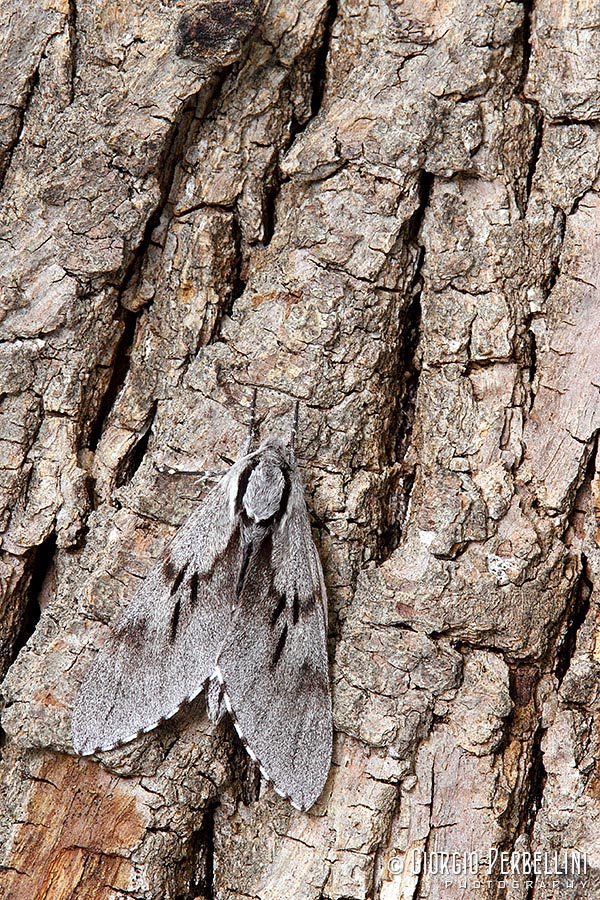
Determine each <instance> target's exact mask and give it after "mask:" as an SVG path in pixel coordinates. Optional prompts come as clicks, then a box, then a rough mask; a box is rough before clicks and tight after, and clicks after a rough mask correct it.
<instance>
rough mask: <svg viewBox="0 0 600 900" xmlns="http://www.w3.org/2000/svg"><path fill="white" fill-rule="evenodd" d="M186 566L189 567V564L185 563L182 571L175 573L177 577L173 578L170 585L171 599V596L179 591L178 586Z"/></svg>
mask: <svg viewBox="0 0 600 900" xmlns="http://www.w3.org/2000/svg"><path fill="white" fill-rule="evenodd" d="M188 565H189V563H186V564H185V566H184V567H183V569H180V570H179V572H178V573H177V575H176V576H175V581H174V582H173V584H172V585H171V597H172V596H173V594H176V593H177V591H178V590H179V586H180V584H181V582H182V581H183V578H184V576H185V573H186V569H187V567H188Z"/></svg>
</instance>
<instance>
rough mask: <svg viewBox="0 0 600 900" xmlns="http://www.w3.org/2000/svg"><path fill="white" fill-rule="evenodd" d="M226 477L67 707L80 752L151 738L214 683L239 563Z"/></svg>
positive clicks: (141, 590) (150, 578)
mask: <svg viewBox="0 0 600 900" xmlns="http://www.w3.org/2000/svg"><path fill="white" fill-rule="evenodd" d="M233 474H234V475H235V474H237V473H233ZM231 476H232V472H231V471H230V472H229V473H228V474H227V475H226V476H225V477H224V478H223V480H222V481H221V482H220V484H219V485H217V487H216V488H215V489H214V490H213V491H211V492H210V494H209V495H208V496H207V497H206V498H205V499H204V500H203V501H202V503H201V504H200V506H199V507H198V509H197V510H196V511H195V512H194V513H193V514H192V516H191V517H190V518H189V519H188V521H187V522H186V523H185V524H184V525H182V527H181V528H180V529H179V531H178V532H177V534H176V535H175V537H174V539H173V541H172V542H171V544H170V545H169V547H168V548H167V550H166V551H165V553H164V555H163V557H162V558H161V559H160V560H159V561H158V562H157V563H156V565H155V566H154V567H153V569H152V570H151V572H150V573H149V574H148V576H147V577H146V578H145V580H144V581H143V583H142V585H141V586H140V588H139V590H138V591H137V593H136V594H135V596H134V597H133V599H132V601H131V603H130V605H129V607H128V608H127V610H126V611H125V614H124V615H123V616H122V617H121V619H120V620H119V621H118V622H117V624H116V627H115V628H114V629H113V632H112V635H111V636H110V637H109V639H108V640H107V641H106V643H105V644H104V646H103V647H102V648H101V649H100V650H99V651H98V654H97V655H96V658H95V659H94V661H93V662H92V664H91V666H90V668H89V670H88V673H87V675H86V677H85V679H84V681H83V683H82V685H81V688H80V690H79V692H78V694H77V697H76V700H75V704H74V709H73V719H72V738H73V746H74V748H75V750H76V751H77V752H79V753H81V754H86V755H88V754H91V753H93V752H95V751H96V750H108V749H112V748H113V747H116V746H118V745H120V744H123V743H127V742H128V741H130V740H133V738H135V737H137V735H139V734H140V733H142V732H145V731H150V730H152V729H153V728H154V727H156V725H158V724H159V723H160V722H161V721H162V720H164V719H167V718H169V717H171V716H172V715H174V714H175V713H176V712H177V711H178V709H179V708H180V707H181V705H182V704H183V703H184V702H185V701H186V700H189V699H192V698H193V697H194V696H196V695H197V694H198V693H199V692H200V691H201V690H202V689H203V687H204V686H205V684H206V681H207V679H208V678H209V677H210V675H211V674H212V672H213V669H214V662H215V658H216V654H217V651H218V649H219V646H220V645H221V643H222V640H223V635H224V633H225V631H226V629H227V622H228V619H229V614H230V608H231V600H232V598H231V583H232V580H233V579H234V578H235V572H236V570H237V568H238V566H239V558H240V555H241V536H240V532H239V528H238V527H237V522H236V519H235V517H232V516H231V515H230V511H229V505H228V502H227V499H228V494H229V486H230V481H231V480H232V479H231Z"/></svg>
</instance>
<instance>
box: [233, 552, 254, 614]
mask: <svg viewBox="0 0 600 900" xmlns="http://www.w3.org/2000/svg"><path fill="white" fill-rule="evenodd" d="M253 549H254V544H253V543H252V541H249V542H248V543H247V544H244V555H243V557H242V564H241V566H240V574H239V575H238V580H237V584H236V586H235V596H236V600H239V598H240V594H241V593H242V590H243V588H244V581H245V580H246V573H247V571H248V564H249V562H250V559H251V557H252V551H253Z"/></svg>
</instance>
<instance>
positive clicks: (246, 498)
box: [242, 453, 289, 524]
mask: <svg viewBox="0 0 600 900" xmlns="http://www.w3.org/2000/svg"><path fill="white" fill-rule="evenodd" d="M288 483H289V479H288V477H287V473H286V471H285V469H284V467H283V465H282V462H281V460H280V459H278V458H277V456H276V455H272V454H270V453H264V454H262V455H261V456H260V457H259V462H258V463H257V465H256V466H255V467H254V468H253V469H252V472H251V473H250V477H249V478H248V483H247V485H246V489H245V491H244V495H243V497H242V504H243V507H244V511H245V513H246V515H247V517H248V518H249V519H250V521H252V522H256V523H261V524H267V523H268V522H270V521H272V520H273V519H274V518H275V517H277V516H278V515H279V514H280V513H282V512H284V511H285V504H286V502H287V493H288V490H289V488H288Z"/></svg>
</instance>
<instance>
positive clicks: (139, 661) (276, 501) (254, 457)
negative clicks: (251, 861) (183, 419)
mask: <svg viewBox="0 0 600 900" xmlns="http://www.w3.org/2000/svg"><path fill="white" fill-rule="evenodd" d="M255 404H256V395H255V397H254V401H253V404H252V421H251V425H250V433H249V435H248V438H247V440H246V442H245V444H244V446H243V448H242V450H241V453H240V455H239V457H238V459H237V461H235V462H233V463H232V465H231V468H230V469H229V471H228V472H227V473H226V474H225V475H224V476H223V477H222V478H221V479H220V481H219V482H218V484H217V485H216V487H215V488H214V489H213V490H212V491H211V492H210V493H209V494H208V495H207V496H206V498H205V499H204V500H203V501H202V502H201V503H200V504H199V506H198V508H197V509H196V510H195V512H194V513H193V514H192V515H191V517H190V518H189V519H188V520H187V521H186V522H185V523H184V524H183V525H182V526H181V528H180V529H179V531H178V532H177V534H176V535H175V537H174V539H173V541H172V542H171V544H170V545H169V547H168V548H167V550H166V552H165V554H164V556H163V558H162V559H161V560H159V562H158V563H157V564H156V565H155V567H154V568H153V569H152V570H151V571H150V573H149V574H148V576H147V577H146V579H145V580H144V582H143V583H142V585H141V587H140V588H139V590H138V591H137V593H136V594H135V596H134V597H133V599H132V600H131V603H130V605H129V607H128V608H127V610H126V612H125V614H124V616H123V617H122V618H121V620H120V621H119V622H118V623H117V625H116V628H114V630H113V632H112V636H111V637H110V638H109V639H108V641H107V642H106V644H105V645H104V646H103V647H102V649H101V650H99V652H98V654H97V655H96V657H95V659H94V661H93V663H92V665H91V666H90V668H89V670H88V673H87V676H86V677H85V679H84V681H83V683H82V685H81V688H80V690H79V693H78V695H77V697H76V700H75V704H74V709H73V718H72V739H73V746H74V748H75V750H76V752H78V753H79V754H81V755H90V754H93V753H96V752H98V751H101V750H109V749H112V748H113V747H116V746H119V745H121V744H125V743H128V742H129V741H132V740H133V739H134V738H136V737H138V736H139V735H140V734H141V733H143V732H147V731H151V730H152V729H153V728H155V727H156V726H157V725H159V724H160V723H161V722H162V721H164V720H165V719H168V718H169V717H171V716H173V715H174V714H175V713H176V712H177V711H178V710H179V709H180V708H181V706H182V705H183V704H184V703H186V702H188V701H190V700H192V699H193V698H194V697H196V696H197V695H198V694H199V693H200V692H201V691H203V690H205V689H207V705H208V711H209V715H211V718H212V719H213V720H215V721H216V720H218V719H219V718H220V715H221V713H222V712H223V709H224V707H225V708H226V709H227V711H228V712H229V714H230V716H231V718H232V720H233V724H234V726H235V729H236V731H237V733H238V735H239V737H240V739H241V741H242V743H243V745H244V747H245V749H246V751H247V753H248V754H249V756H250V757H251V759H252V760H254V761H255V762H256V763H257V765H258V766H259V767H260V771H261V774H262V776H263V778H264V779H266V780H267V781H269V782H271V783H272V785H273V787H274V788H275V790H276V791H277V793H279V794H280V795H281V796H283V797H285V798H286V799H288V800H290V801H291V803H292V804H293V805H294V806H295V807H296V808H297V809H300V810H307V809H309V808H310V807H311V806H312V805H313V803H314V802H315V800H317V798H318V797H319V795H320V794H321V792H322V790H323V786H324V784H325V781H326V779H327V775H328V773H329V768H330V764H331V752H332V715H331V693H330V685H329V676H328V660H327V598H326V593H325V585H324V581H323V571H322V568H321V563H320V560H319V556H318V553H317V549H316V547H315V544H314V541H313V538H312V533H311V527H310V521H309V516H308V510H307V506H306V501H305V497H304V488H303V485H302V481H301V478H300V474H299V471H298V467H297V464H296V460H295V452H294V436H295V432H296V425H297V418H298V407H297V406H296V415H295V426H294V429H293V431H292V437H291V439H290V442H289V445H286V444H284V443H283V442H282V441H281V440H279V439H278V438H275V437H269V438H267V439H266V440H265V441H264V442H263V443H261V444H260V446H259V447H258V449H256V450H254V451H252V449H251V446H252V441H253V436H254V431H255V424H254V419H255V416H254V409H255Z"/></svg>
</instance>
